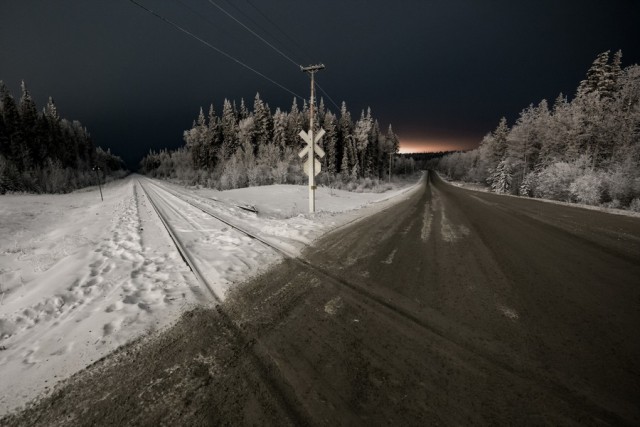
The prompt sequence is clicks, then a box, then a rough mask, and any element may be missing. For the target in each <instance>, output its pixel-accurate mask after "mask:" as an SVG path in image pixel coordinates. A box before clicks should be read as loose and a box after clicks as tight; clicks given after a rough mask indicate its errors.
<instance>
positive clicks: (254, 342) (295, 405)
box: [138, 180, 308, 425]
mask: <svg viewBox="0 0 640 427" xmlns="http://www.w3.org/2000/svg"><path fill="white" fill-rule="evenodd" d="M138 185H139V186H140V188H141V189H142V191H143V193H144V194H145V196H146V197H147V200H148V201H149V203H150V204H151V206H152V207H153V209H154V210H155V212H156V214H157V215H158V217H159V218H160V221H161V222H162V224H163V226H164V227H165V229H166V230H167V233H168V234H169V236H170V237H171V240H172V241H173V243H174V245H175V246H176V248H177V249H178V251H179V252H180V255H181V256H182V259H183V260H184V261H185V263H186V264H187V265H188V266H189V268H190V269H191V271H192V272H193V274H194V275H195V276H196V278H197V280H198V281H199V282H200V283H201V284H202V285H203V286H204V287H205V288H206V289H208V290H209V291H210V292H211V295H212V296H213V298H214V299H215V301H216V310H217V311H218V313H219V314H220V316H221V318H222V321H223V322H224V323H225V326H226V327H227V328H228V329H229V330H231V331H232V332H233V339H234V341H235V344H236V345H237V346H238V347H240V348H246V349H248V353H249V355H250V357H251V360H252V362H253V364H254V366H255V367H256V368H257V370H258V372H259V374H260V376H261V378H262V380H263V381H264V383H265V384H267V386H268V387H269V388H270V389H271V392H272V393H273V396H275V397H276V399H277V400H278V401H279V403H280V405H281V407H282V408H284V409H285V411H286V412H287V414H288V415H289V418H290V420H291V422H292V423H293V424H294V425H306V424H307V419H308V417H307V416H306V415H305V413H304V409H303V406H302V404H301V403H300V402H299V401H298V398H297V396H296V395H295V393H294V392H293V388H292V387H291V386H290V385H289V384H288V383H287V381H286V379H285V378H284V376H283V375H282V373H281V372H280V370H279V369H278V366H277V364H276V363H275V361H274V360H273V358H272V357H271V356H269V353H268V351H267V350H266V349H265V348H264V346H263V345H262V344H261V343H260V340H259V339H258V338H257V337H254V336H253V335H252V334H251V333H249V332H247V331H244V330H242V329H241V328H240V327H239V326H238V325H237V324H236V323H235V322H234V321H233V318H232V317H231V316H230V314H229V313H228V312H227V311H226V310H225V308H224V306H223V305H222V304H221V303H222V299H221V298H220V296H219V295H217V294H216V292H215V291H214V289H213V287H212V286H211V284H210V283H209V282H208V281H207V278H206V277H205V276H204V275H203V274H202V272H201V271H200V269H199V268H198V266H197V264H196V263H195V262H194V260H193V258H192V257H191V255H190V254H189V251H188V250H187V249H186V248H185V246H184V245H183V244H182V242H181V241H180V239H179V238H178V236H177V234H176V232H175V230H174V229H173V227H172V226H171V224H170V223H169V222H168V221H167V219H166V218H165V216H164V214H163V213H162V210H161V209H159V208H158V206H157V204H156V203H155V202H154V198H153V196H152V193H153V190H149V189H148V188H145V185H144V184H143V183H142V182H141V181H139V180H138ZM212 216H213V215H212ZM217 219H219V220H220V221H222V222H224V223H225V224H227V225H229V226H230V227H233V228H235V229H238V228H237V227H234V226H233V225H231V224H228V223H227V222H226V221H223V220H221V219H220V218H217ZM239 231H240V230H239ZM245 234H246V233H245Z"/></svg>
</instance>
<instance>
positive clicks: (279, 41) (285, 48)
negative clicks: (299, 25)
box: [225, 0, 304, 63]
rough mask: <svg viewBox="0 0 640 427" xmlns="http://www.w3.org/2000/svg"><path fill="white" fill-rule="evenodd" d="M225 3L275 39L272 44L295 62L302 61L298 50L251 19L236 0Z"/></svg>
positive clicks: (228, 0)
mask: <svg viewBox="0 0 640 427" xmlns="http://www.w3.org/2000/svg"><path fill="white" fill-rule="evenodd" d="M225 3H227V5H228V6H231V7H232V8H233V9H235V11H236V12H238V13H239V14H240V15H242V16H243V17H244V18H246V19H247V20H248V21H249V22H251V23H252V24H253V26H254V27H257V28H258V29H260V30H261V31H262V33H263V34H266V35H267V36H269V37H270V38H271V39H272V40H274V41H276V42H277V43H273V44H274V45H276V46H277V47H278V48H280V49H282V51H284V52H285V53H287V54H288V55H289V56H291V57H293V58H294V60H295V61H296V62H298V63H302V62H304V61H301V60H300V59H301V58H302V57H303V56H304V55H300V52H299V51H295V50H294V49H291V46H288V45H287V43H284V42H283V40H282V39H281V38H280V37H278V36H277V35H275V34H273V33H272V32H271V31H269V30H268V29H267V28H265V27H263V26H262V25H261V24H260V23H259V22H258V21H256V20H255V19H253V17H252V16H251V15H249V14H248V13H246V12H245V11H244V10H242V8H240V7H238V5H236V1H235V0H225ZM254 8H255V7H254ZM245 22H246V21H245ZM256 32H257V30H256Z"/></svg>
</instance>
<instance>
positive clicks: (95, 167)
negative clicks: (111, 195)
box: [93, 166, 104, 202]
mask: <svg viewBox="0 0 640 427" xmlns="http://www.w3.org/2000/svg"><path fill="white" fill-rule="evenodd" d="M93 170H94V171H95V173H96V178H98V188H99V189H100V200H102V201H103V202H104V197H102V184H100V174H99V173H98V171H100V170H101V169H100V166H94V167H93Z"/></svg>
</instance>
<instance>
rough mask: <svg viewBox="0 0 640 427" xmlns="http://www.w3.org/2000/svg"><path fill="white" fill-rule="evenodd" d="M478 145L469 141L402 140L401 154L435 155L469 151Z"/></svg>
mask: <svg viewBox="0 0 640 427" xmlns="http://www.w3.org/2000/svg"><path fill="white" fill-rule="evenodd" d="M476 144H477V142H476V141H473V140H467V139H453V138H452V139H449V138H441V139H432V140H428V139H405V138H401V139H400V153H435V152H438V151H454V150H468V149H470V148H473V147H474V146H475V145H476Z"/></svg>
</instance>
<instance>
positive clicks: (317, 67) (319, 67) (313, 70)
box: [300, 64, 324, 73]
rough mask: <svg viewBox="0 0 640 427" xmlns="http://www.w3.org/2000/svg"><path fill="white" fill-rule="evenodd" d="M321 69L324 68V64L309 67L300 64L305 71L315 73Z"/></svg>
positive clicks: (301, 69)
mask: <svg viewBox="0 0 640 427" xmlns="http://www.w3.org/2000/svg"><path fill="white" fill-rule="evenodd" d="M320 70H324V64H318V65H309V66H307V67H303V66H302V65H301V66H300V71H302V72H303V73H315V72H317V71H320Z"/></svg>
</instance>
